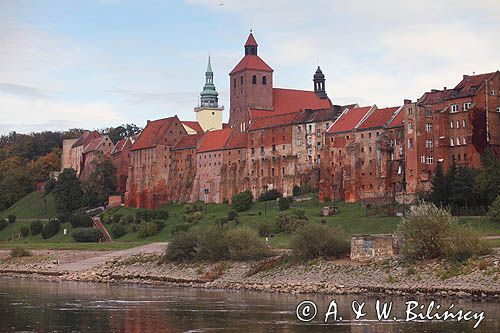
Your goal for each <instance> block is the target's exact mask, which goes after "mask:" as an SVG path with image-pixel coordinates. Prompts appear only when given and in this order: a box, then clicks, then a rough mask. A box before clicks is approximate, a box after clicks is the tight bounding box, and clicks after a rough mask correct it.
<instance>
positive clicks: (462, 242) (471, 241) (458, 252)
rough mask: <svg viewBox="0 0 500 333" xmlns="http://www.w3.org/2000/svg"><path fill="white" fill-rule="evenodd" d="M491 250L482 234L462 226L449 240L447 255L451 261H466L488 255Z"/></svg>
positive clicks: (446, 249)
mask: <svg viewBox="0 0 500 333" xmlns="http://www.w3.org/2000/svg"><path fill="white" fill-rule="evenodd" d="M490 250H491V249H490V247H489V246H488V243H487V242H486V241H485V240H484V239H482V235H481V233H480V232H478V231H477V230H476V229H474V228H472V227H470V226H460V227H457V228H456V229H455V230H454V232H453V235H452V236H451V238H449V239H448V240H447V245H446V248H445V255H446V257H447V258H448V259H450V260H454V261H466V260H467V259H469V258H472V257H475V256H480V255H484V254H487V253H489V252H490Z"/></svg>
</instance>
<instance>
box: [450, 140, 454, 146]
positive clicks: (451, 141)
mask: <svg viewBox="0 0 500 333" xmlns="http://www.w3.org/2000/svg"><path fill="white" fill-rule="evenodd" d="M454 145H455V141H453V138H450V146H452V147H453V146H454Z"/></svg>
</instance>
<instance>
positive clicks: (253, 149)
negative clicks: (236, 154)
mask: <svg viewBox="0 0 500 333" xmlns="http://www.w3.org/2000/svg"><path fill="white" fill-rule="evenodd" d="M251 151H252V155H255V148H253V147H252V149H251Z"/></svg>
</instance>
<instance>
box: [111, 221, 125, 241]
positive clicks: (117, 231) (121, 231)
mask: <svg viewBox="0 0 500 333" xmlns="http://www.w3.org/2000/svg"><path fill="white" fill-rule="evenodd" d="M110 233H111V237H113V239H117V238H120V237H122V236H124V235H125V234H126V233H127V230H126V229H125V227H124V226H123V225H121V224H114V225H113V226H112V227H111V232H110Z"/></svg>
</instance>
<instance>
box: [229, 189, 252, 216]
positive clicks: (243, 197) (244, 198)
mask: <svg viewBox="0 0 500 333" xmlns="http://www.w3.org/2000/svg"><path fill="white" fill-rule="evenodd" d="M252 203H253V195H252V192H250V191H248V190H247V191H243V192H240V193H238V194H236V195H234V196H233V198H232V207H233V209H234V210H235V211H237V212H244V211H246V210H249V209H250V207H252Z"/></svg>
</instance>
